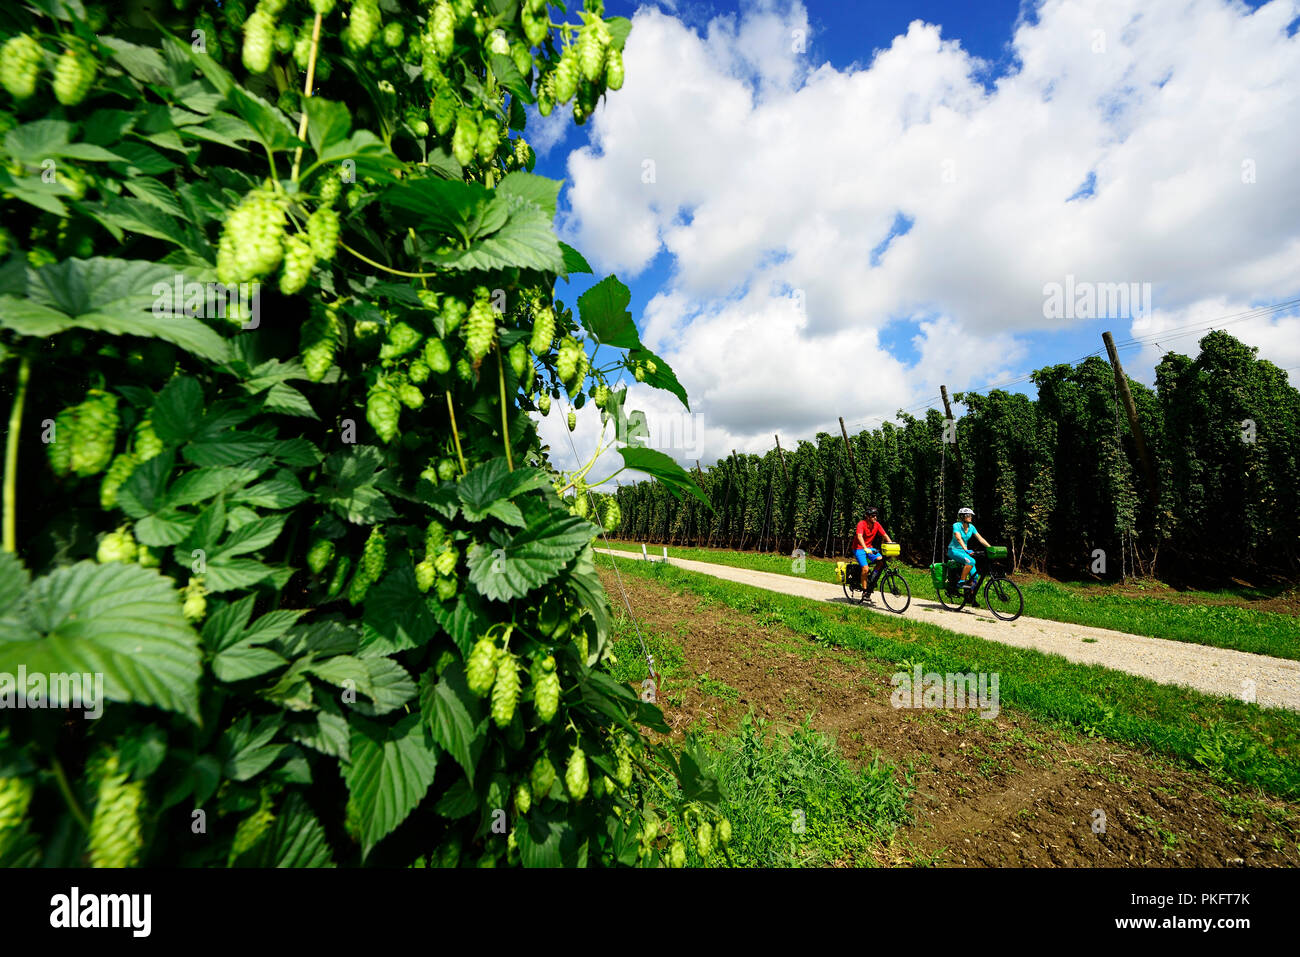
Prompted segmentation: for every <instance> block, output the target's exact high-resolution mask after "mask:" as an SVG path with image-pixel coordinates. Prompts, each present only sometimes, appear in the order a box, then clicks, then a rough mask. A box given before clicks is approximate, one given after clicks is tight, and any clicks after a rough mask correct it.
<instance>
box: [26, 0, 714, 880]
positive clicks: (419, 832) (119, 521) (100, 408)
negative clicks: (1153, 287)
mask: <svg viewBox="0 0 1300 957" xmlns="http://www.w3.org/2000/svg"><path fill="white" fill-rule="evenodd" d="M164 6H166V7H167V9H165V10H162V9H158V8H157V7H156V6H155V8H153V9H152V10H151V11H149V15H148V16H146V15H145V14H144V13H142V12H138V11H135V10H134V8H133V7H130V6H122V5H112V6H111V7H109V8H104V7H97V6H89V7H87V6H83V4H82V3H81V2H79V0H55V2H46V0H41V2H36V0H33V2H30V3H25V4H21V5H15V6H14V8H13V9H7V10H6V11H5V14H4V16H3V18H0V45H4V46H5V49H6V50H7V51H9V52H8V54H7V55H6V56H5V58H4V61H3V69H0V73H3V74H4V75H2V76H0V81H3V86H4V88H5V92H4V93H3V94H0V97H2V99H0V163H2V168H0V195H2V197H3V199H2V201H0V208H2V209H3V212H4V217H3V222H4V229H3V231H0V375H2V376H3V380H4V382H5V383H6V384H8V383H12V384H13V388H12V392H11V395H10V409H11V422H12V423H13V424H14V427H13V428H11V430H10V432H9V436H8V437H9V445H8V448H7V451H6V458H5V466H6V471H5V501H4V533H5V541H4V545H5V551H4V553H0V608H2V609H3V611H2V612H0V615H3V618H0V633H2V637H0V671H3V672H7V673H14V672H17V671H18V670H19V668H20V667H25V668H26V669H27V670H28V671H29V672H38V671H39V672H42V673H49V674H53V673H65V672H66V673H74V672H75V673H78V674H88V675H93V674H99V675H102V677H103V679H104V698H105V699H106V701H107V707H106V708H105V709H104V716H103V718H102V719H101V720H99V721H96V722H93V723H89V724H80V723H78V722H75V721H72V722H69V721H66V720H65V717H64V715H62V714H60V713H59V712H57V711H49V710H42V709H24V710H21V711H16V712H13V714H15V715H16V716H17V717H16V718H15V719H14V720H12V721H10V720H9V719H8V718H6V723H5V726H4V727H3V728H2V729H0V791H2V792H3V793H4V794H5V795H8V796H9V798H12V800H10V803H9V804H7V805H6V806H7V807H12V808H14V809H16V810H17V814H16V817H15V819H14V821H12V822H11V821H8V820H7V819H6V824H5V827H6V828H8V827H10V825H12V827H13V828H16V829H17V830H16V831H14V833H18V832H19V831H21V835H20V836H19V837H17V838H15V839H14V840H12V841H11V840H9V836H8V835H9V831H5V830H4V828H0V832H3V833H0V838H3V840H0V861H3V862H10V861H14V862H21V863H27V864H30V863H44V864H47V865H77V864H81V863H84V862H85V861H86V860H87V859H88V858H87V854H88V853H89V859H90V860H92V861H101V862H102V861H108V860H113V861H129V862H136V861H138V862H139V863H141V864H144V865H155V866H156V865H177V864H180V865H195V866H212V865H217V866H221V865H236V866H244V865H255V866H332V865H336V864H337V865H351V864H358V863H376V864H401V865H405V864H410V863H411V862H412V860H413V859H418V860H419V861H420V862H421V863H424V862H432V863H434V864H439V865H443V866H455V865H456V864H458V863H459V864H466V865H478V866H493V865H496V864H525V865H529V864H532V865H551V864H558V863H563V864H579V863H586V864H591V865H610V864H638V863H640V864H642V865H656V864H659V863H661V862H662V861H663V860H664V859H665V854H667V853H668V849H667V848H661V847H659V846H657V845H655V844H653V843H652V842H651V841H649V840H642V838H643V837H644V835H643V833H642V831H641V827H642V821H643V818H644V808H645V795H646V793H647V792H648V789H649V786H650V785H653V788H654V790H655V791H657V792H658V791H662V789H663V782H662V780H661V781H651V778H652V777H657V778H660V779H666V780H668V781H669V783H670V784H671V785H672V786H673V787H676V786H677V783H678V780H679V778H678V775H679V774H680V768H679V767H678V766H676V765H674V764H672V763H671V762H670V761H668V760H667V759H666V758H664V757H662V756H660V755H659V754H658V752H654V751H651V750H649V749H647V747H646V745H645V743H644V741H643V739H642V737H641V729H642V728H643V727H646V726H649V727H653V728H656V729H660V730H662V729H663V728H664V725H663V719H662V716H661V715H660V713H659V712H658V710H657V709H656V708H654V707H653V706H651V705H647V704H645V703H643V702H641V701H639V700H638V699H637V698H636V696H635V695H633V694H632V692H631V691H630V690H629V689H628V688H627V687H626V686H624V685H621V684H620V683H618V682H616V681H614V680H613V679H611V678H610V677H609V676H608V675H607V674H606V673H605V666H604V664H603V661H604V659H605V657H606V655H607V646H608V640H609V630H610V612H609V603H608V601H607V599H606V598H605V596H604V593H603V591H602V589H601V587H600V583H599V580H598V579H597V578H596V576H595V573H594V568H593V566H592V562H591V549H590V543H591V540H592V537H593V535H594V533H595V531H596V527H595V526H594V525H593V524H592V523H590V522H588V521H586V520H585V518H584V517H583V515H582V514H580V511H581V510H582V508H584V507H585V502H586V498H585V497H582V498H581V499H580V500H571V501H566V500H564V499H562V498H561V497H560V495H559V494H557V492H558V491H560V490H563V489H565V487H566V484H567V486H568V487H579V484H575V482H574V481H573V480H572V478H566V476H561V475H558V474H557V473H555V472H554V470H552V469H551V467H550V465H549V464H548V462H547V460H546V457H545V450H544V449H543V448H542V447H541V444H540V442H539V440H538V436H537V431H536V427H535V424H534V422H533V420H532V418H531V417H530V415H529V413H530V412H531V411H533V410H535V409H537V408H538V407H539V406H543V405H545V406H549V403H550V401H551V400H552V399H557V400H558V399H560V398H561V396H562V395H566V396H567V397H568V399H569V400H570V401H572V402H573V403H574V404H576V405H580V404H582V402H584V401H585V399H586V398H587V397H588V396H590V397H592V398H593V399H594V398H595V397H596V395H597V393H598V390H603V391H600V393H599V394H600V395H601V396H602V397H607V396H608V395H609V383H608V382H607V381H606V378H605V376H606V373H605V371H602V370H600V369H593V368H592V367H591V363H590V361H589V360H588V359H587V353H586V348H585V347H586V344H587V336H586V332H585V331H584V328H586V329H590V330H591V332H592V334H593V336H600V337H601V339H602V341H603V342H604V344H605V345H608V346H611V347H615V348H618V349H623V350H627V354H628V355H633V354H636V353H637V351H638V350H641V351H644V350H643V349H642V346H641V343H640V340H639V337H638V336H637V334H636V329H635V325H634V324H632V323H631V321H630V317H628V316H627V314H626V313H625V312H623V313H622V314H621V315H619V314H618V313H619V312H620V310H621V308H622V307H625V306H626V304H627V302H628V293H627V290H626V288H625V287H623V286H622V285H621V284H620V283H619V282H618V280H617V279H615V278H613V277H610V278H609V279H607V280H605V281H604V282H602V283H601V284H600V285H599V286H598V287H597V289H598V290H600V291H599V293H597V294H596V296H593V297H592V299H590V300H585V301H587V302H591V303H593V305H592V307H591V308H590V310H589V311H590V312H591V315H590V316H586V317H584V318H587V319H591V320H592V321H593V322H595V323H596V324H595V325H594V326H591V325H588V326H586V327H584V325H583V323H582V322H580V321H578V320H575V318H574V316H573V314H572V312H571V311H570V310H569V309H566V308H565V306H564V304H563V303H562V302H558V301H556V300H554V299H553V295H552V294H553V290H554V286H555V281H556V279H557V278H559V277H560V276H567V275H568V274H569V273H573V272H582V271H590V267H588V266H587V264H586V262H585V260H584V259H583V258H582V256H581V255H580V254H579V253H578V252H577V251H576V250H573V249H572V248H570V247H568V246H565V245H564V244H562V243H560V242H559V240H558V238H557V237H556V235H555V231H554V228H553V225H552V220H553V218H554V216H555V212H556V201H557V195H558V192H559V188H560V184H559V183H557V182H554V181H550V180H546V179H543V178H542V177H540V176H536V175H534V174H533V173H532V172H531V170H532V167H533V161H534V157H533V153H532V150H531V149H530V148H529V147H528V145H527V143H526V142H525V141H524V139H523V138H522V136H520V135H518V134H519V133H521V132H522V130H523V127H524V112H523V106H522V105H523V104H524V103H533V102H537V103H538V105H539V108H540V109H542V111H543V113H549V112H550V110H552V109H554V108H555V107H556V106H557V105H561V104H565V103H569V102H571V103H572V108H573V112H574V116H575V119H576V121H577V122H579V123H581V122H585V120H586V118H587V117H588V116H590V114H591V112H592V110H593V109H594V108H595V106H596V104H597V102H598V101H599V98H600V97H601V96H602V95H603V94H604V91H605V89H606V88H607V87H608V88H612V89H617V87H618V86H619V85H621V83H622V75H623V68H622V59H621V50H622V46H623V43H624V41H625V39H626V36H627V27H628V26H630V24H628V23H627V21H626V20H623V19H621V18H611V19H608V20H607V19H605V18H604V17H603V11H602V9H601V6H602V5H601V4H600V3H598V2H597V3H588V4H587V5H586V9H585V10H583V11H581V12H580V13H577V14H576V15H575V16H574V17H571V18H570V19H571V20H572V21H573V22H568V23H565V24H562V25H560V26H558V27H553V26H552V25H551V22H550V21H551V16H552V12H551V10H550V9H549V7H548V6H547V5H546V4H545V3H541V2H537V0H524V2H523V3H516V2H508V3H500V2H492V3H481V2H479V3H475V2H471V0H454V2H449V0H438V2H436V3H420V4H416V3H413V2H404V3H395V2H388V0H385V3H384V4H383V5H382V7H381V6H379V5H377V4H375V3H373V2H371V0H356V2H352V3H349V2H346V0H344V2H340V3H338V4H334V3H321V2H317V0H312V2H307V0H275V2H270V0H262V2H261V3H259V4H257V5H256V6H255V8H254V9H253V10H251V11H249V10H248V9H246V5H245V4H244V3H240V2H235V0H229V2H226V3H220V4H219V3H217V2H214V0H191V2H189V3H176V4H172V5H164ZM561 9H563V8H562V7H561ZM317 11H323V12H317ZM155 18H156V19H155ZM579 47H580V48H581V49H582V51H583V54H582V57H581V65H582V70H581V73H580V75H575V74H573V73H572V71H568V76H567V77H566V79H565V84H564V85H565V86H566V87H568V86H572V89H567V88H566V89H562V90H557V89H556V86H557V82H556V74H557V72H559V68H560V64H561V62H562V61H566V58H568V60H567V62H569V63H570V64H572V62H573V60H574V58H575V57H576V55H577V53H576V51H577V50H578V48H579ZM65 49H66V50H73V51H75V52H74V53H73V54H71V55H69V56H65V55H64V54H63V53H61V51H63V50H65ZM33 52H34V56H33ZM56 61H57V62H58V63H60V64H61V65H60V66H59V67H58V69H56V70H55V71H54V75H53V81H52V83H53V92H54V94H55V95H54V97H53V99H52V98H51V97H49V96H47V95H45V93H46V85H47V84H49V83H50V82H51V80H50V78H49V77H48V76H47V75H46V72H45V69H44V65H45V64H46V63H54V62H56ZM309 77H310V78H311V82H310V84H309V83H308V78H309ZM38 91H39V92H40V95H37V92H38ZM597 299H599V302H597ZM543 317H544V318H543ZM539 329H540V330H541V331H542V332H543V333H545V332H547V330H549V334H538V330H539ZM561 340H567V341H570V342H572V343H573V344H574V346H573V347H571V348H576V350H577V353H580V354H581V356H582V357H583V358H582V361H581V362H580V363H576V362H575V367H574V368H573V369H566V372H567V373H568V374H567V375H565V376H564V377H560V376H559V375H558V370H557V365H558V363H559V361H560V360H559V349H558V344H559V342H560V341H561ZM528 346H531V347H532V348H531V349H529V348H528ZM570 355H571V358H573V359H575V360H576V355H575V354H574V353H572V352H571V353H570ZM652 376H657V377H659V378H657V379H656V378H652V379H651V381H652V382H654V383H655V384H665V385H666V387H669V388H672V390H673V391H674V392H676V393H678V394H679V395H680V397H681V398H682V399H683V401H685V393H684V391H682V390H681V389H680V385H677V383H676V379H675V378H674V377H673V375H672V371H671V369H669V368H668V366H667V364H666V363H662V362H656V364H655V367H654V370H653V372H652ZM562 390H563V391H562ZM658 468H659V470H660V471H659V474H662V475H664V476H665V477H668V478H676V479H678V480H680V479H681V478H682V477H683V476H684V473H682V472H681V470H680V469H677V468H676V467H675V466H673V465H672V464H671V463H658ZM674 470H675V471H674ZM579 501H581V502H583V503H584V505H583V506H580V505H579ZM476 647H481V648H482V649H483V650H484V652H485V654H486V655H487V658H486V659H485V660H484V661H483V662H481V663H484V664H486V665H487V666H488V667H489V668H490V671H489V672H488V677H489V678H491V679H493V681H494V682H495V683H494V684H491V685H490V686H489V689H488V692H489V693H488V695H487V696H486V697H490V705H491V706H490V708H489V707H488V705H489V702H488V700H485V697H480V696H479V694H477V693H475V692H474V691H471V689H470V684H471V682H467V679H466V674H467V666H468V662H469V660H470V658H471V653H472V651H473V649H475V648H476ZM480 671H481V669H480ZM480 677H481V675H480ZM4 690H6V691H8V692H9V693H12V692H13V690H14V689H12V688H8V689H4ZM19 690H20V691H21V692H23V693H26V691H27V689H19ZM52 703H54V704H56V705H66V704H68V703H69V701H68V698H67V695H66V694H65V693H64V692H63V691H60V692H58V693H57V695H56V700H54V701H53V702H52ZM489 717H491V719H492V720H489ZM547 766H550V767H553V768H562V769H565V771H564V772H563V773H561V774H560V775H559V776H558V777H556V778H555V780H554V781H553V782H552V783H551V784H550V785H549V786H547V787H546V788H545V789H544V790H542V791H538V792H536V793H530V792H529V788H530V787H532V786H533V784H534V783H536V782H538V781H542V782H543V783H544V782H545V780H546V775H545V773H544V770H545V768H546V767H547ZM539 767H540V768H542V771H540V772H539V770H538V769H539ZM38 769H39V770H38ZM47 769H58V770H47ZM634 771H635V773H633V772H634ZM539 773H540V774H541V777H540V778H539V776H538V775H539ZM65 774H66V776H65ZM68 778H71V779H73V780H74V781H79V782H80V786H79V787H74V788H72V789H69V788H68V787H67V779H68ZM566 780H567V781H568V782H569V783H567V784H566V783H565V782H566ZM690 780H691V781H692V782H693V784H692V787H694V788H696V789H697V790H698V789H699V788H700V787H702V785H701V783H700V782H701V781H703V780H704V778H703V777H702V776H701V775H700V774H695V776H694V777H692V778H691V779H690ZM579 782H589V783H583V784H581V786H580V785H579ZM705 790H707V788H706V789H705ZM525 795H526V797H525ZM7 800H8V798H7ZM79 805H85V806H84V807H83V806H79ZM29 806H30V807H33V808H36V807H39V808H42V809H43V810H42V812H41V813H40V814H39V815H37V816H33V817H31V818H30V819H28V818H27V817H26V814H27V808H28V807H29ZM101 808H102V809H103V812H102V813H101ZM700 808H701V810H700V813H706V812H709V808H708V806H707V805H706V804H701V805H700ZM200 810H202V811H203V812H204V819H205V820H206V826H205V827H203V828H196V827H192V826H191V825H192V822H193V821H194V819H195V812H196V811H200ZM87 820H89V821H90V831H91V832H92V833H89V834H87V833H83V825H84V824H85V823H86V822H87ZM106 822H111V825H112V826H111V827H110V826H109V823H106ZM110 831H112V832H113V834H116V835H117V836H116V837H114V836H113V835H112V834H109V832H110ZM123 835H125V837H124V836H123ZM109 838H112V839H111V840H110V839H109Z"/></svg>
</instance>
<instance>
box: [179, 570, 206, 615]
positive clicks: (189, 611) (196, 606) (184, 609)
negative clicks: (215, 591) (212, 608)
mask: <svg viewBox="0 0 1300 957" xmlns="http://www.w3.org/2000/svg"><path fill="white" fill-rule="evenodd" d="M206 594H207V590H206V589H205V588H204V587H203V579H202V578H191V579H190V580H189V583H188V584H186V586H185V603H184V604H183V605H182V606H181V614H182V615H184V616H185V620H186V621H188V622H190V623H194V622H198V621H202V620H203V616H204V615H206V614H207V613H208V600H207V598H206Z"/></svg>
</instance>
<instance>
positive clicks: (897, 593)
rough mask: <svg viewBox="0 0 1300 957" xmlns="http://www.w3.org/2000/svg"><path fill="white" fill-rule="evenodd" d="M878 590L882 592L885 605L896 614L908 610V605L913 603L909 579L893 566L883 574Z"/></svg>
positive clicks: (881, 597) (881, 598)
mask: <svg viewBox="0 0 1300 957" xmlns="http://www.w3.org/2000/svg"><path fill="white" fill-rule="evenodd" d="M876 590H877V591H879V592H880V600H881V601H883V602H884V603H885V607H886V608H888V609H889V610H890V611H892V612H893V613H894V614H896V615H901V614H902V613H903V612H905V611H907V606H908V605H910V604H912V589H911V587H910V586H909V585H908V584H907V579H906V578H904V577H903V576H902V575H900V574H899V573H898V572H896V571H894V569H892V568H891V569H890V570H889V571H887V572H885V574H884V575H882V576H881V578H880V584H879V586H878V588H877V589H876Z"/></svg>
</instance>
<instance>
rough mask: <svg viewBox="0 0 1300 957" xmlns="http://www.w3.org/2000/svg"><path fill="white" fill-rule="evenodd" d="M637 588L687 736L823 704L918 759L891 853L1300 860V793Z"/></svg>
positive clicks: (1124, 862) (799, 716)
mask: <svg viewBox="0 0 1300 957" xmlns="http://www.w3.org/2000/svg"><path fill="white" fill-rule="evenodd" d="M601 576H602V578H604V579H605V585H606V588H607V589H608V590H609V591H610V594H611V595H617V594H619V589H618V584H617V583H616V582H615V581H614V580H613V575H612V573H610V572H609V571H608V569H607V568H602V570H601ZM622 586H623V588H624V589H626V591H627V594H628V598H629V600H630V601H631V603H632V607H633V609H634V611H635V613H636V616H637V618H638V620H639V622H640V625H641V628H642V630H643V632H650V633H653V634H656V635H657V636H658V637H659V640H660V641H672V642H674V643H676V644H678V645H679V646H680V648H681V652H682V654H683V656H684V659H685V664H684V665H683V666H682V667H679V668H677V669H676V671H675V672H674V673H673V674H672V675H671V676H670V677H669V678H668V680H667V681H666V683H665V685H664V687H663V689H662V690H661V695H660V704H661V705H662V706H663V708H664V712H665V715H666V717H667V720H668V723H669V725H670V726H671V727H672V729H673V731H674V734H680V733H682V732H683V731H684V730H685V729H686V728H688V727H703V728H708V729H711V730H730V729H731V728H733V727H734V726H735V723H736V721H737V720H738V719H739V717H740V716H741V715H742V714H744V713H745V712H747V711H752V712H753V713H754V714H755V715H758V716H762V717H765V718H767V719H769V720H771V721H773V722H776V723H781V722H788V723H796V722H800V721H802V720H803V719H804V718H805V717H807V716H811V723H812V725H813V727H815V728H817V729H818V730H822V731H826V732H828V733H831V734H833V735H834V736H835V737H836V739H837V740H838V742H839V746H840V748H841V750H842V751H843V752H844V753H845V754H846V756H848V757H849V758H851V759H854V760H859V761H863V762H866V761H869V760H870V759H871V757H872V755H873V754H874V753H875V752H880V753H881V754H882V755H884V757H885V758H886V759H888V760H890V761H892V762H893V763H894V764H895V765H896V766H897V767H898V768H899V772H900V774H901V773H906V772H907V771H908V770H909V769H910V771H911V773H912V775H913V777H914V785H915V789H916V791H915V795H914V796H913V800H912V805H913V809H914V812H915V817H914V820H913V822H912V823H911V824H910V825H909V826H907V827H905V828H903V829H902V830H901V831H900V832H899V834H898V835H897V837H896V838H895V840H894V841H893V842H892V844H891V845H890V846H889V847H888V848H884V849H882V851H881V853H880V860H879V863H882V864H904V865H906V864H926V863H933V864H940V865H956V866H981V867H983V866H1063V867H1089V866H1103V867H1127V866H1139V867H1159V866H1170V867H1234V866H1237V867H1239V866H1255V867H1258V866H1296V865H1297V864H1300V847H1298V844H1300V823H1298V822H1300V818H1298V817H1297V810H1298V809H1297V807H1296V805H1295V804H1293V803H1287V802H1282V801H1278V800H1276V799H1273V798H1270V797H1266V796H1257V795H1254V794H1252V793H1249V792H1247V791H1245V790H1243V789H1240V788H1237V787H1235V786H1233V785H1231V784H1229V785H1227V786H1221V785H1220V784H1218V783H1217V782H1215V781H1214V780H1212V779H1211V778H1210V777H1209V776H1208V775H1206V774H1203V773H1199V772H1196V771H1191V770H1187V769H1184V768H1182V767H1177V766H1173V765H1171V764H1169V763H1168V762H1165V761H1163V760H1161V759H1159V758H1158V757H1153V756H1151V755H1149V754H1145V753H1142V752H1140V751H1136V750H1134V749H1131V748H1127V747H1123V746H1120V745H1117V744H1115V743H1113V742H1109V741H1106V740H1104V739H1099V738H1089V737H1086V736H1083V735H1079V734H1077V733H1075V732H1070V731H1067V732H1064V733H1063V732H1062V731H1061V730H1059V729H1056V728H1053V727H1050V726H1048V725H1045V724H1043V723H1041V722H1039V721H1037V720H1035V719H1033V718H1031V717H1029V716H1026V715H1020V714H1017V713H1016V712H1015V711H1014V710H1012V709H1005V708H1004V709H1003V710H1001V711H1000V713H998V714H997V716H996V717H994V718H991V719H986V718H982V717H980V716H979V715H978V713H976V712H975V711H969V710H968V711H944V710H936V709H925V710H910V709H898V708H895V707H893V706H892V704H891V702H890V696H891V693H892V691H893V687H892V685H891V683H890V676H891V674H893V672H894V671H895V670H896V669H895V666H894V665H892V664H886V663H883V662H879V661H876V660H873V659H870V658H867V657H866V656H864V655H861V654H858V653H855V652H853V651H848V650H845V649H841V648H828V647H825V646H823V645H821V644H819V643H817V642H814V641H812V640H811V639H809V638H808V637H807V636H805V635H800V634H798V633H796V632H794V631H792V630H790V629H789V628H786V627H785V626H783V625H765V624H763V623H761V622H760V621H758V620H757V619H755V618H754V617H753V616H747V615H742V614H740V613H738V612H735V611H733V610H732V609H729V608H725V607H722V606H719V605H717V604H712V603H709V602H707V601H704V600H701V599H700V598H699V597H698V596H695V595H694V594H692V593H690V592H689V591H686V592H678V591H674V590H672V589H669V588H666V587H664V586H661V585H658V584H656V583H653V582H645V581H641V580H638V579H635V578H633V577H631V576H623V579H622ZM1099 812H1100V813H1099ZM1102 815H1104V818H1103V816H1102ZM1103 823H1104V830H1102V829H1101V825H1102V824H1103Z"/></svg>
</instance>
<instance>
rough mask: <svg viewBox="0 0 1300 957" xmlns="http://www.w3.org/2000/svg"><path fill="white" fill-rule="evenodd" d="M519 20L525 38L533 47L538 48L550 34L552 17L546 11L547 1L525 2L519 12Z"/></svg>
mask: <svg viewBox="0 0 1300 957" xmlns="http://www.w3.org/2000/svg"><path fill="white" fill-rule="evenodd" d="M519 20H520V23H521V24H522V25H523V28H524V36H526V37H527V38H528V42H529V44H530V45H532V46H538V45H540V44H541V42H542V41H543V40H545V39H546V34H547V33H549V32H550V22H549V21H550V16H549V15H548V14H547V10H546V0H525V2H524V4H523V9H522V10H520V11H519Z"/></svg>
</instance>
